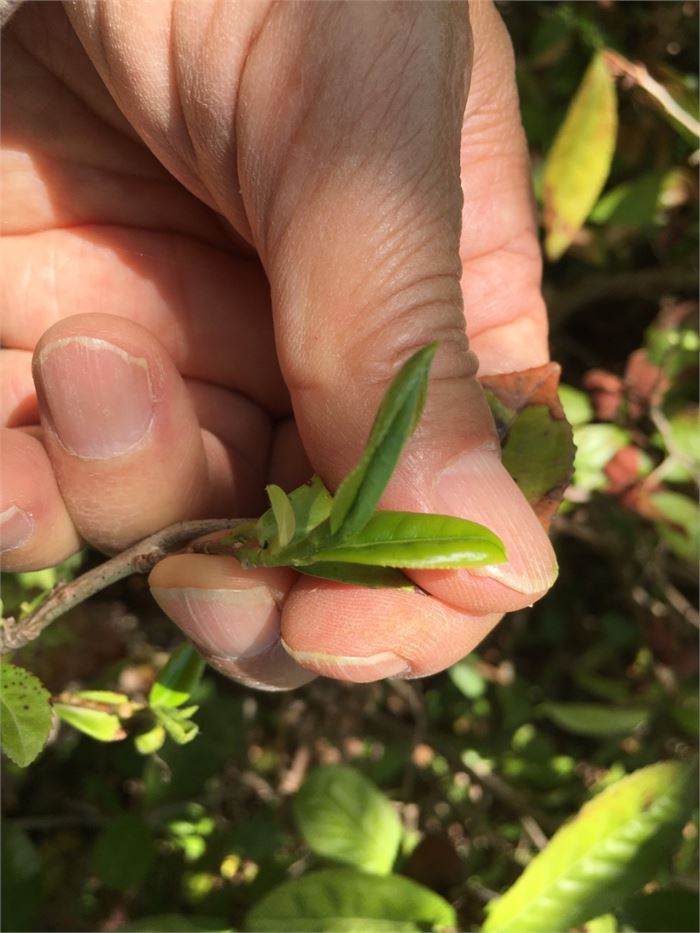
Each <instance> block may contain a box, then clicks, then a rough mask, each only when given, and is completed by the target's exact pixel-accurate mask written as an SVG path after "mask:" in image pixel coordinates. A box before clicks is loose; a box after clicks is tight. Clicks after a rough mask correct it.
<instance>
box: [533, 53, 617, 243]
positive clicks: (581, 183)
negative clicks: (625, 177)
mask: <svg viewBox="0 0 700 933" xmlns="http://www.w3.org/2000/svg"><path fill="white" fill-rule="evenodd" d="M616 138H617V99H616V92H615V82H614V80H613V78H612V76H611V74H610V71H609V70H608V68H607V67H606V65H605V63H604V61H603V58H602V56H601V55H600V54H596V55H595V57H594V58H593V60H592V62H591V63H590V65H589V67H588V69H587V71H586V73H585V75H584V76H583V80H582V81H581V84H580V85H579V88H578V90H577V92H576V95H575V96H574V99H573V100H572V101H571V104H570V106H569V109H568V111H567V114H566V117H565V119H564V123H563V124H562V126H561V128H560V129H559V132H558V133H557V136H556V138H555V140H554V143H553V145H552V148H551V150H550V152H549V154H548V156H547V161H546V165H545V171H544V223H545V227H546V230H547V235H546V239H545V250H546V252H547V256H548V257H549V258H550V259H558V258H559V256H561V255H562V253H564V252H565V250H566V249H567V248H568V247H569V245H570V244H571V242H572V241H573V239H574V237H575V236H576V234H577V232H578V231H579V230H580V229H581V227H582V225H583V223H584V222H585V220H586V218H587V217H588V214H589V213H590V211H591V209H592V207H593V205H594V204H595V203H596V200H597V198H598V195H599V194H600V192H601V190H602V188H603V185H604V184H605V181H606V179H607V177H608V173H609V171H610V164H611V162H612V157H613V153H614V151H615V141H616Z"/></svg>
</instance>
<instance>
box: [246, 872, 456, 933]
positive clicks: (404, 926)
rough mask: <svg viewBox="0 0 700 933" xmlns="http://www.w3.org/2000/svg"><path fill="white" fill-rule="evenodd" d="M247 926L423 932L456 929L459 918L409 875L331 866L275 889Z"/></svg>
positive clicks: (302, 931) (338, 932)
mask: <svg viewBox="0 0 700 933" xmlns="http://www.w3.org/2000/svg"><path fill="white" fill-rule="evenodd" d="M246 927H247V929H249V930H255V931H256V933H268V931H270V933H273V931H285V933H286V931H288V930H295V931H297V933H306V931H315V930H318V931H322V933H323V931H328V933H370V931H371V933H419V931H426V930H435V931H439V930H455V929H456V928H457V917H456V915H455V912H454V909H453V908H452V907H451V906H450V905H449V904H448V903H447V901H445V900H443V899H442V898H441V897H440V896H439V895H438V894H435V893H434V892H433V891H431V890H430V889H429V888H425V887H423V885H420V884H417V883H416V882H415V881H411V880H410V879H409V878H404V877H402V876H401V875H388V876H387V877H379V876H377V875H367V874H363V873H362V872H358V871H354V870H353V869H349V868H338V869H333V868H331V869H326V870H324V871H316V872H311V873H309V874H308V875H304V876H303V877H301V878H297V879H295V880H294V881H287V882H285V883H284V884H281V885H279V887H277V888H274V889H273V890H272V891H271V892H270V893H269V894H267V895H266V896H265V897H263V898H262V900H260V901H259V902H258V903H257V904H256V905H255V906H254V907H253V909H252V910H251V911H250V912H249V914H248V916H247V917H246Z"/></svg>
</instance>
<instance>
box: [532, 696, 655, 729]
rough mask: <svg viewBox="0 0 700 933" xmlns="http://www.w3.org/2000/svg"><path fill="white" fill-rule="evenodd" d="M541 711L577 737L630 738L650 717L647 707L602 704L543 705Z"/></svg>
mask: <svg viewBox="0 0 700 933" xmlns="http://www.w3.org/2000/svg"><path fill="white" fill-rule="evenodd" d="M540 711H541V712H542V713H543V714H544V715H545V716H547V718H548V719H551V720H552V722H554V723H556V724H557V725H558V726H560V727H561V728H562V729H565V730H566V731H567V732H573V733H574V735H590V736H604V735H627V734H628V733H630V732H633V731H634V730H635V729H636V728H637V727H638V726H640V725H641V724H642V723H643V722H645V721H646V719H647V718H648V716H649V710H648V709H646V708H645V707H624V706H607V705H605V704H603V703H543V704H542V706H541V707H540Z"/></svg>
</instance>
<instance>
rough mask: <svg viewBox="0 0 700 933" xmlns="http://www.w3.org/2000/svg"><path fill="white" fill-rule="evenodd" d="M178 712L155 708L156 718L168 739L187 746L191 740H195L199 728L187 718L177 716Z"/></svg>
mask: <svg viewBox="0 0 700 933" xmlns="http://www.w3.org/2000/svg"><path fill="white" fill-rule="evenodd" d="M178 712H179V710H173V709H167V708H164V707H157V708H156V710H155V713H156V716H157V717H158V719H159V721H160V723H161V724H162V726H163V727H164V729H165V731H166V732H167V733H168V735H169V736H170V738H171V739H172V740H173V741H174V742H177V744H178V745H187V743H188V742H191V741H192V739H194V738H196V736H197V733H198V732H199V726H198V725H197V723H196V722H191V721H190V720H189V719H187V717H183V716H180V715H178Z"/></svg>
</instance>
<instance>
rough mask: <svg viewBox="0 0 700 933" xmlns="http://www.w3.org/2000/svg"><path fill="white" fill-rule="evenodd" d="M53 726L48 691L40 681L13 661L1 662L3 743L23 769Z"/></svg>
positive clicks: (0, 729) (0, 734)
mask: <svg viewBox="0 0 700 933" xmlns="http://www.w3.org/2000/svg"><path fill="white" fill-rule="evenodd" d="M50 729H51V705H50V703H49V692H48V690H46V689H45V688H44V686H43V684H42V683H41V681H40V680H39V679H38V678H37V677H35V676H34V674H30V673H29V671H25V670H24V668H22V667H17V666H16V665H14V664H5V663H3V664H0V744H1V745H2V751H3V752H4V754H5V755H7V757H8V758H10V759H11V760H12V761H14V763H15V764H16V765H19V766H20V768H26V767H27V765H28V764H30V763H31V762H32V761H34V759H35V758H36V756H37V755H38V754H39V752H40V751H41V750H42V748H43V747H44V743H45V742H46V739H47V738H48V735H49V730H50Z"/></svg>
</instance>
